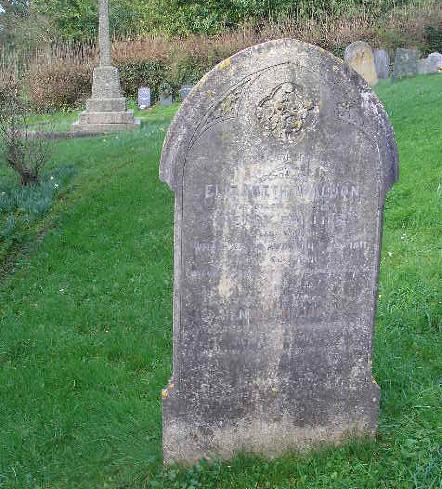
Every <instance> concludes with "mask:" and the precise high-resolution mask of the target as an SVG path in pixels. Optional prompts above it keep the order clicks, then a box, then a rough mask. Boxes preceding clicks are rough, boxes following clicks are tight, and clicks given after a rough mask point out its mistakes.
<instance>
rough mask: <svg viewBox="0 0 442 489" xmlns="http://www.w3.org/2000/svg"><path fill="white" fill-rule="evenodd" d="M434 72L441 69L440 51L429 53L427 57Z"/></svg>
mask: <svg viewBox="0 0 442 489" xmlns="http://www.w3.org/2000/svg"><path fill="white" fill-rule="evenodd" d="M427 60H428V62H429V63H430V65H431V67H432V69H433V70H434V73H436V72H438V71H442V54H441V53H431V54H429V55H428V57H427Z"/></svg>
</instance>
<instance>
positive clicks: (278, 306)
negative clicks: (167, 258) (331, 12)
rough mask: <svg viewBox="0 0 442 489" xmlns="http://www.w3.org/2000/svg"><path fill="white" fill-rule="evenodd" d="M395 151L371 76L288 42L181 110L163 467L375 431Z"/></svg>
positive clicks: (255, 51)
mask: <svg viewBox="0 0 442 489" xmlns="http://www.w3.org/2000/svg"><path fill="white" fill-rule="evenodd" d="M397 171H398V159H397V150H396V143H395V139H394V134H393V131H392V129H391V126H390V124H389V122H388V120H387V116H386V113H385V111H384V109H383V107H382V105H381V103H380V102H379V100H378V99H377V98H376V96H375V95H374V94H373V92H372V91H371V90H370V89H369V88H368V87H367V85H366V84H365V83H364V82H363V80H362V79H361V78H360V77H359V76H358V75H357V74H356V73H355V72H354V71H353V70H351V69H350V68H349V67H348V66H347V65H346V64H344V63H343V62H342V61H341V60H339V59H337V58H335V57H334V56H332V55H331V54H329V53H327V52H326V51H324V50H322V49H320V48H318V47H315V46H312V45H309V44H304V43H301V42H297V41H294V40H289V39H285V40H279V41H271V42H268V43H265V44H261V45H258V46H254V47H252V48H249V49H246V50H244V51H241V52H240V53H238V54H236V55H235V56H233V57H232V58H229V59H227V60H225V61H223V62H222V63H221V64H219V65H218V66H217V67H216V68H214V69H213V70H212V71H211V72H210V73H209V74H208V75H206V76H205V77H204V78H203V79H202V80H201V81H200V82H199V83H198V85H197V86H196V87H195V88H194V90H192V93H191V94H190V95H189V96H188V97H187V98H186V100H185V101H184V102H183V104H182V106H181V109H180V111H179V112H178V114H177V115H176V117H175V119H174V122H173V123H172V125H171V127H170V129H169V132H168V136H167V138H166V141H165V145H164V149H163V154H162V160H161V170H160V177H161V180H162V181H164V182H166V183H167V184H168V185H169V186H170V188H171V189H172V190H173V192H174V193H175V274H174V275H175V278H174V333H173V377H172V379H171V380H170V383H169V385H168V386H167V387H166V388H165V389H164V390H163V392H162V397H163V448H164V458H165V461H166V462H172V461H177V462H194V461H196V460H198V459H200V458H202V457H206V458H212V457H221V458H228V457H231V456H232V455H233V454H234V453H236V452H237V451H239V450H245V451H247V452H257V453H261V454H265V455H268V456H273V455H277V454H280V453H282V452H284V451H285V450H289V449H295V450H298V449H299V450H302V449H306V448H309V447H314V446H316V445H320V444H335V443H339V442H340V441H342V440H344V439H346V437H348V436H351V435H366V434H368V435H372V434H373V433H374V432H375V430H376V426H377V418H378V406H379V387H378V386H377V384H376V382H375V381H374V379H373V377H372V371H371V370H372V368H371V355H372V338H373V321H374V315H375V309H376V298H377V278H378V269H379V255H380V246H381V229H382V220H383V219H382V210H383V204H384V198H385V195H386V192H387V191H388V189H389V188H390V186H391V185H392V184H393V182H394V181H395V180H396V177H397Z"/></svg>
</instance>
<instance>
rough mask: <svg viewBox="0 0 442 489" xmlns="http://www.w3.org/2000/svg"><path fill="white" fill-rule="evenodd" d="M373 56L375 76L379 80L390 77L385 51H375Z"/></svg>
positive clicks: (387, 57) (388, 61)
mask: <svg viewBox="0 0 442 489" xmlns="http://www.w3.org/2000/svg"><path fill="white" fill-rule="evenodd" d="M373 54H374V64H375V67H376V74H377V76H378V78H379V79H380V80H386V79H387V78H388V77H389V76H390V56H389V55H388V53H387V51H385V49H375V50H374V51H373Z"/></svg>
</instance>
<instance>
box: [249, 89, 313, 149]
mask: <svg viewBox="0 0 442 489" xmlns="http://www.w3.org/2000/svg"><path fill="white" fill-rule="evenodd" d="M256 115H257V117H258V120H259V122H260V123H261V124H262V126H263V127H264V129H265V130H266V132H268V133H270V134H273V136H274V137H276V138H277V139H280V140H281V141H284V142H297V141H298V140H299V139H300V134H301V132H302V131H303V130H304V129H305V128H306V127H308V126H312V125H314V124H315V123H316V121H317V115H318V105H317V103H316V102H315V101H314V100H313V99H312V98H311V97H309V96H308V95H307V94H306V93H305V91H304V90H303V89H302V88H301V87H300V86H298V85H295V84H294V83H282V84H281V85H278V86H277V87H276V88H274V89H273V91H272V93H271V94H270V95H269V96H268V97H266V98H264V99H263V100H262V101H261V102H260V103H259V105H258V108H257V112H256Z"/></svg>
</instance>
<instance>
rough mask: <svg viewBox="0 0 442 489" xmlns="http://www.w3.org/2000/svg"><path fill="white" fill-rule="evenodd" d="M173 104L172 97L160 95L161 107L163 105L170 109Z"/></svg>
mask: <svg viewBox="0 0 442 489" xmlns="http://www.w3.org/2000/svg"><path fill="white" fill-rule="evenodd" d="M172 104H173V97H172V95H164V94H162V93H160V105H162V106H164V107H169V106H170V105H172Z"/></svg>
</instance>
